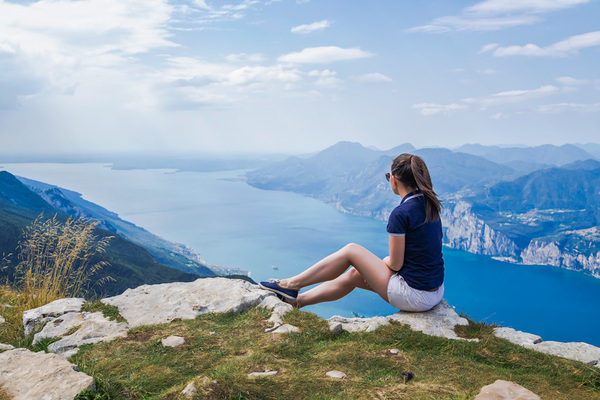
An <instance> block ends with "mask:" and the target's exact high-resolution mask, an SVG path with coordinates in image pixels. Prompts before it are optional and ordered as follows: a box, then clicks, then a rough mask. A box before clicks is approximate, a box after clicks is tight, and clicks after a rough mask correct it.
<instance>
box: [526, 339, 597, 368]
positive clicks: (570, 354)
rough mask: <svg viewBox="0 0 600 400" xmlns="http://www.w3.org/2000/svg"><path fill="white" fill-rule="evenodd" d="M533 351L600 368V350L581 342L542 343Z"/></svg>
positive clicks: (534, 347)
mask: <svg viewBox="0 0 600 400" xmlns="http://www.w3.org/2000/svg"><path fill="white" fill-rule="evenodd" d="M533 349H534V350H537V351H540V352H542V353H546V354H552V355H553V356H559V357H564V358H568V359H570V360H575V361H580V362H582V363H586V364H591V365H594V366H596V367H600V348H598V347H596V346H592V345H591V344H587V343H582V342H569V343H562V342H553V341H548V342H542V343H539V344H536V345H535V346H533Z"/></svg>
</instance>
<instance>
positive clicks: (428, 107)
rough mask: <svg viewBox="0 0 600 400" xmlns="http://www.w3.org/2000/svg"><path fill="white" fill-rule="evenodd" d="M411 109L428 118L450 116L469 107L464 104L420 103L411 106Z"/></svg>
mask: <svg viewBox="0 0 600 400" xmlns="http://www.w3.org/2000/svg"><path fill="white" fill-rule="evenodd" d="M413 108H415V109H417V110H420V113H421V115H425V116H429V115H435V114H440V113H441V114H445V115H451V114H452V113H453V112H454V111H458V110H466V109H468V108H469V107H468V106H467V105H464V104H456V103H452V104H435V103H420V104H413Z"/></svg>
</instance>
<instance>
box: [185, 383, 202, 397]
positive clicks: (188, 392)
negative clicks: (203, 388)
mask: <svg viewBox="0 0 600 400" xmlns="http://www.w3.org/2000/svg"><path fill="white" fill-rule="evenodd" d="M197 392H198V391H197V390H196V384H195V382H193V381H192V382H190V383H188V384H187V386H186V387H185V389H183V390H182V391H181V394H182V395H183V396H184V397H185V398H188V399H191V398H193V397H194V396H195V395H196V393H197Z"/></svg>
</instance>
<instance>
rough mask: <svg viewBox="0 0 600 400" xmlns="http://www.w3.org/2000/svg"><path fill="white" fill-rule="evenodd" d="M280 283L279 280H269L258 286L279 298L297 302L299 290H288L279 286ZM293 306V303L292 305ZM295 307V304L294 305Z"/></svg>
mask: <svg viewBox="0 0 600 400" xmlns="http://www.w3.org/2000/svg"><path fill="white" fill-rule="evenodd" d="M279 283H280V281H279V280H277V279H269V280H268V281H262V282H260V283H259V284H258V286H259V287H260V288H261V289H265V290H269V291H271V292H273V293H275V294H277V295H279V296H282V297H283V298H285V299H286V300H291V301H294V302H296V298H297V297H298V291H297V290H291V289H286V288H285V287H282V286H281V285H279ZM290 304H292V303H290ZM292 305H293V304H292Z"/></svg>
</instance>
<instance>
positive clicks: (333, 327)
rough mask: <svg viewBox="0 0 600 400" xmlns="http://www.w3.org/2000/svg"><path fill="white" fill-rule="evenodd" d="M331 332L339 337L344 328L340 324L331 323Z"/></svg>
mask: <svg viewBox="0 0 600 400" xmlns="http://www.w3.org/2000/svg"><path fill="white" fill-rule="evenodd" d="M329 330H330V331H331V333H333V334H334V335H337V334H340V333H342V331H343V330H344V326H343V325H342V324H341V323H339V322H334V323H331V322H330V323H329Z"/></svg>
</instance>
